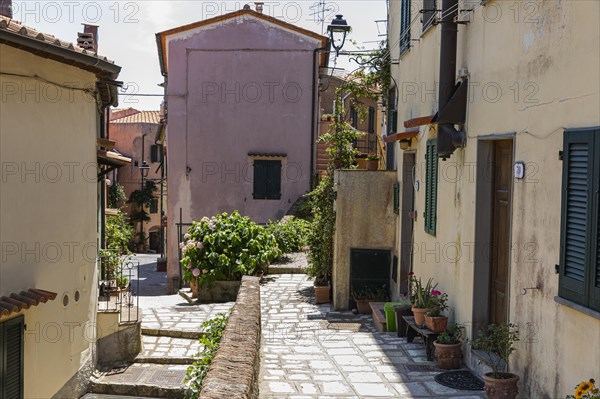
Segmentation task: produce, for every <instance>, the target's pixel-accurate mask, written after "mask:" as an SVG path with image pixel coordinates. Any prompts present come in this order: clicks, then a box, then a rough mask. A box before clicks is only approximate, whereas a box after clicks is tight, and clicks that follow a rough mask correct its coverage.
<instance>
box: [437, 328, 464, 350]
mask: <svg viewBox="0 0 600 399" xmlns="http://www.w3.org/2000/svg"><path fill="white" fill-rule="evenodd" d="M464 329H465V327H464V326H463V325H461V324H456V323H450V324H449V325H448V327H444V328H443V329H442V332H441V333H440V335H438V337H437V339H436V342H437V343H438V344H443V345H452V344H458V343H460V342H462V338H463V333H464Z"/></svg>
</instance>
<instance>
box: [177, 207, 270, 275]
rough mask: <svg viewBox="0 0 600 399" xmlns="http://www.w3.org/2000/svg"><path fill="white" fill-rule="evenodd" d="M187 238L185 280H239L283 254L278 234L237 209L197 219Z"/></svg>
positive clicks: (182, 246)
mask: <svg viewBox="0 0 600 399" xmlns="http://www.w3.org/2000/svg"><path fill="white" fill-rule="evenodd" d="M184 238H185V241H184V242H182V243H180V244H179V246H180V248H181V252H182V255H183V258H182V259H181V265H182V267H183V280H184V281H191V280H192V279H194V278H197V279H198V283H199V284H200V285H207V284H210V283H212V282H213V281H217V280H225V281H235V280H240V279H241V278H242V276H244V275H253V274H254V273H255V272H256V270H257V269H258V268H259V267H261V266H266V265H268V264H269V262H271V261H273V260H274V259H277V257H279V256H280V255H281V250H280V249H279V248H278V247H277V242H276V241H275V237H273V235H272V234H269V233H267V231H266V229H265V228H264V227H262V226H260V225H258V224H256V223H254V222H252V221H251V220H250V218H248V217H244V216H242V215H240V214H239V213H238V212H237V211H236V212H233V213H232V214H227V213H222V214H220V215H217V216H215V217H213V218H210V219H209V218H207V217H204V218H202V220H200V221H199V222H194V223H193V224H192V226H191V227H190V228H189V229H188V232H187V233H186V234H185V236H184Z"/></svg>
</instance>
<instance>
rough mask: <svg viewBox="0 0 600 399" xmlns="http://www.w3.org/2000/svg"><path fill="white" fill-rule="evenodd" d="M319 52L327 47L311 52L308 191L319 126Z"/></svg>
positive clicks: (312, 185)
mask: <svg viewBox="0 0 600 399" xmlns="http://www.w3.org/2000/svg"><path fill="white" fill-rule="evenodd" d="M321 51H329V46H326V47H320V48H317V49H315V50H314V51H313V81H312V118H311V120H310V121H311V129H310V189H311V190H312V189H313V188H314V179H315V176H314V175H315V174H314V173H313V172H314V171H315V168H313V165H314V163H315V131H316V129H317V127H318V125H319V123H318V122H317V120H316V118H317V105H318V102H317V99H318V96H317V80H318V75H317V73H318V71H319V68H318V65H317V64H318V61H317V58H318V56H319V53H320V52H321Z"/></svg>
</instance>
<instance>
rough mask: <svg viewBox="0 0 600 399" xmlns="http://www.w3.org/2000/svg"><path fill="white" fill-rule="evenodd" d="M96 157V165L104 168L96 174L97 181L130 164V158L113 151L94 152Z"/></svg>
mask: <svg viewBox="0 0 600 399" xmlns="http://www.w3.org/2000/svg"><path fill="white" fill-rule="evenodd" d="M96 157H97V159H98V165H100V166H106V169H104V170H102V171H101V172H100V173H99V174H98V179H101V178H102V176H103V175H107V174H109V173H110V172H112V171H113V170H115V169H117V168H120V167H123V166H125V165H129V164H130V163H131V158H127V157H125V156H123V155H121V154H119V153H118V152H115V151H107V150H96Z"/></svg>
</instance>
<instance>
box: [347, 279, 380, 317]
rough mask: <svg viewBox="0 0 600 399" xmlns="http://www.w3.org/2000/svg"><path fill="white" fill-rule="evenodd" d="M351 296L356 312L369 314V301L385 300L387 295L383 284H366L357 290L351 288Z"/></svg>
mask: <svg viewBox="0 0 600 399" xmlns="http://www.w3.org/2000/svg"><path fill="white" fill-rule="evenodd" d="M352 298H353V299H354V301H355V302H356V310H357V311H358V313H360V314H369V313H371V306H369V303H370V302H378V301H387V300H388V299H389V295H388V292H387V288H386V286H385V285H383V286H381V287H379V288H373V287H369V286H366V287H363V288H362V289H359V290H353V291H352Z"/></svg>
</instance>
